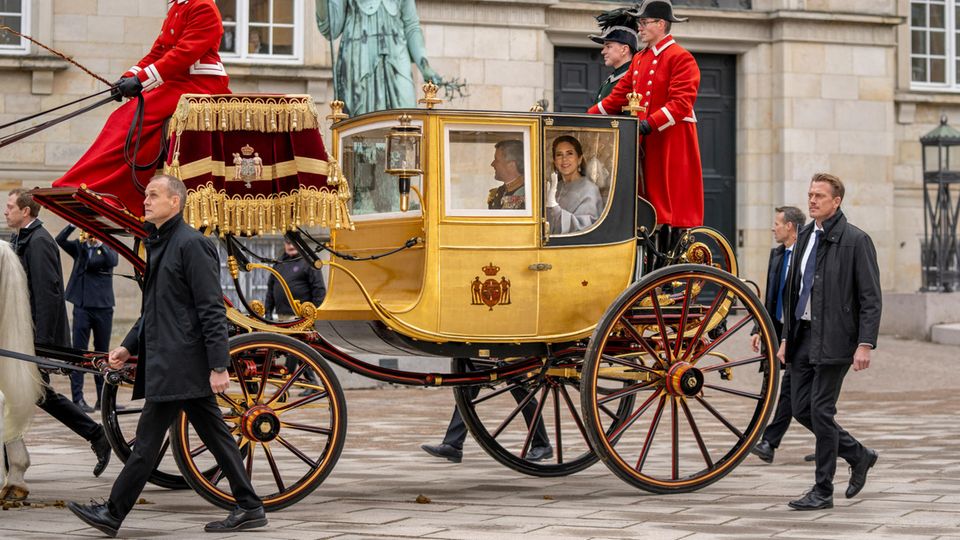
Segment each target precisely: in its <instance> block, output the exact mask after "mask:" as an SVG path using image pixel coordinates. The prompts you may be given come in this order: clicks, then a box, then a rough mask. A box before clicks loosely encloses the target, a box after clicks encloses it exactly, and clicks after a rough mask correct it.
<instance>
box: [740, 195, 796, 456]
mask: <svg viewBox="0 0 960 540" xmlns="http://www.w3.org/2000/svg"><path fill="white" fill-rule="evenodd" d="M775 210H776V214H775V216H774V218H773V229H772V231H773V238H774V240H776V241H777V243H779V244H780V245H778V246H777V247H775V248H773V249H771V250H770V262H769V264H768V265H767V289H766V292H765V294H764V300H763V307H764V308H766V310H767V313H769V314H770V319H771V320H772V321H773V330H774V332H776V334H777V343H779V342H780V339H781V338H782V337H783V313H784V310H783V306H784V290H785V289H786V282H787V272H788V271H789V270H790V261H791V259H792V258H793V248H794V247H796V243H797V233H798V232H799V231H800V228H801V227H803V223H804V221H806V216H804V215H803V212H802V211H801V210H800V209H799V208H796V207H794V206H781V207H778V208H776V209H775ZM751 340H752V345H753V350H754V351H757V352H759V351H760V334H759V333H758V329H755V330H754V332H753V334H752V336H751ZM791 419H793V407H792V405H791V400H790V370H785V371H784V373H783V377H782V378H781V379H780V395H779V397H777V410H776V413H774V415H773V420H771V421H770V423H769V424H768V425H767V428H766V429H765V430H763V437H761V438H760V442H759V443H757V445H756V446H755V447H754V448H753V449H752V450H751V452H753V453H754V454H755V455H757V456H758V457H759V458H760V459H762V460H763V461H765V462H767V463H772V462H773V455H774V453H775V452H776V450H777V448H778V447H779V446H780V441H781V440H783V435H784V434H785V433H786V432H787V428H788V427H790V420H791Z"/></svg>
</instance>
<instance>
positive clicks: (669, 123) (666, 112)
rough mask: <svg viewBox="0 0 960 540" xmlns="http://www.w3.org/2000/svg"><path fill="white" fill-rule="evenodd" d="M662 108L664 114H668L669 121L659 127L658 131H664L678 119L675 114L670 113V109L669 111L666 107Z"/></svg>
mask: <svg viewBox="0 0 960 540" xmlns="http://www.w3.org/2000/svg"><path fill="white" fill-rule="evenodd" d="M660 110H661V111H663V114H664V115H666V117H667V123H666V124H663V125H662V126H660V127H659V128H657V130H658V131H663V130H665V129H667V128H668V127H670V126H672V125H674V124H676V123H677V121H676V120H674V119H673V115H672V114H670V111H668V110H667V108H666V107H660Z"/></svg>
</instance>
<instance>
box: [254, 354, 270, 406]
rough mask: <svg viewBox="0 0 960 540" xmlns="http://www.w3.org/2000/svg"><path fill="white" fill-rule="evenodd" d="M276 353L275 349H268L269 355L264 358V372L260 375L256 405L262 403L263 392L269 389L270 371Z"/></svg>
mask: <svg viewBox="0 0 960 540" xmlns="http://www.w3.org/2000/svg"><path fill="white" fill-rule="evenodd" d="M275 352H276V351H275V350H274V349H268V350H267V354H266V355H264V358H263V370H262V373H261V374H260V385H259V386H260V387H259V388H257V397H256V398H255V399H254V400H253V402H254V403H260V400H261V399H263V390H264V389H265V388H266V387H267V381H268V380H269V378H270V370H271V369H272V368H273V355H274V353H275Z"/></svg>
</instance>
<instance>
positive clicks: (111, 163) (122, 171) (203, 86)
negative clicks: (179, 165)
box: [53, 0, 230, 214]
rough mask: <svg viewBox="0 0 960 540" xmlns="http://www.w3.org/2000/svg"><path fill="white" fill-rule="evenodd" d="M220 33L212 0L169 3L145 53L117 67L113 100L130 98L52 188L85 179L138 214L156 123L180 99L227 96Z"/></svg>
mask: <svg viewBox="0 0 960 540" xmlns="http://www.w3.org/2000/svg"><path fill="white" fill-rule="evenodd" d="M222 36H223V23H222V21H221V18H220V11H219V10H218V9H217V5H216V3H215V2H214V0H170V10H169V11H168V12H167V18H166V20H164V22H163V27H162V29H161V31H160V36H159V37H158V38H157V39H156V41H155V42H154V44H153V47H151V49H150V52H149V53H147V55H146V56H145V57H143V59H142V60H140V61H139V62H137V64H136V65H134V66H132V67H131V68H130V69H128V70H127V71H126V72H124V74H123V75H122V76H121V78H120V80H119V81H117V84H116V87H115V93H116V96H117V99H118V100H120V99H122V98H123V97H128V98H134V97H135V98H137V100H130V101H128V102H127V103H125V104H123V105H122V106H121V107H120V108H118V109H117V110H116V111H114V112H113V114H111V115H110V118H108V119H107V123H106V125H105V126H104V128H103V131H101V132H100V135H99V136H98V137H97V139H96V141H94V143H93V145H91V146H90V149H89V150H87V152H86V153H85V154H84V155H83V157H81V158H80V160H79V161H78V162H77V163H76V164H75V165H74V166H73V167H71V168H70V170H69V171H67V172H66V174H64V175H63V176H62V177H61V178H60V179H58V180H56V181H55V182H54V183H53V185H54V187H79V186H80V185H81V184H86V185H87V187H89V188H90V189H91V190H93V191H98V192H103V193H110V194H113V195H116V196H117V197H119V198H120V200H122V201H123V202H124V203H126V204H127V205H133V206H135V207H134V208H131V210H132V211H133V212H134V213H137V214H141V213H142V212H141V210H142V208H140V201H142V193H143V188H144V186H145V185H146V182H147V180H149V179H150V178H151V177H152V176H153V175H154V174H155V173H156V169H157V166H158V165H160V164H161V162H162V157H163V148H162V139H163V137H162V131H163V125H164V122H166V120H167V119H168V118H170V116H172V115H173V112H174V110H176V107H177V102H178V101H179V100H180V96H182V95H183V94H229V93H230V89H229V88H228V86H227V85H228V83H229V81H230V79H229V77H227V72H226V70H224V68H223V64H222V63H221V62H220V55H219V53H218V52H217V51H218V49H219V48H220V38H221V37H222ZM141 104H142V109H141V108H140V106H141ZM141 122H142V126H140V123H141ZM134 128H137V130H138V131H139V132H138V133H137V132H135V131H136V130H134ZM138 156H147V159H143V158H138Z"/></svg>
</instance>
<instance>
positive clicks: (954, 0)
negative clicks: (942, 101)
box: [907, 0, 960, 92]
mask: <svg viewBox="0 0 960 540" xmlns="http://www.w3.org/2000/svg"><path fill="white" fill-rule="evenodd" d="M915 4H919V5H923V6H927V20H926V26H914V21H913V6H914V5H915ZM931 5H941V4H940V3H939V2H936V0H934V2H931V1H929V0H926V1H924V0H910V2H909V3H908V8H909V10H908V12H907V20H908V21H907V22H908V24H907V43H909V54H908V58H909V62H908V64H907V65H908V69H909V72H910V75H909V77H910V89H911V90H933V91H941V92H942V91H948V92H960V80H958V78H960V70H958V69H957V61H958V60H960V57H958V54H957V53H958V50H957V49H958V47H957V40H958V39H960V34H958V31H960V28H958V21H957V9H958V8H960V1H958V0H943V3H942V5H943V6H944V14H943V16H944V27H943V33H944V53H943V56H942V57H943V60H944V64H945V65H944V78H945V82H942V83H941V82H926V81H915V80H913V60H914V59H916V58H918V57H919V58H923V59H924V60H926V61H927V62H928V65H927V78H929V77H930V70H929V61H930V60H931V59H934V58H936V59H939V58H940V55H936V56H934V55H932V54H931V52H930V37H929V36H930V34H931V31H930V30H931V28H932V27H931V26H930V17H929V13H930V10H929V6H931ZM914 30H924V31H925V33H924V34H925V39H926V52H924V53H920V54H918V53H914V51H913V32H914ZM937 31H939V29H937Z"/></svg>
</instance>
